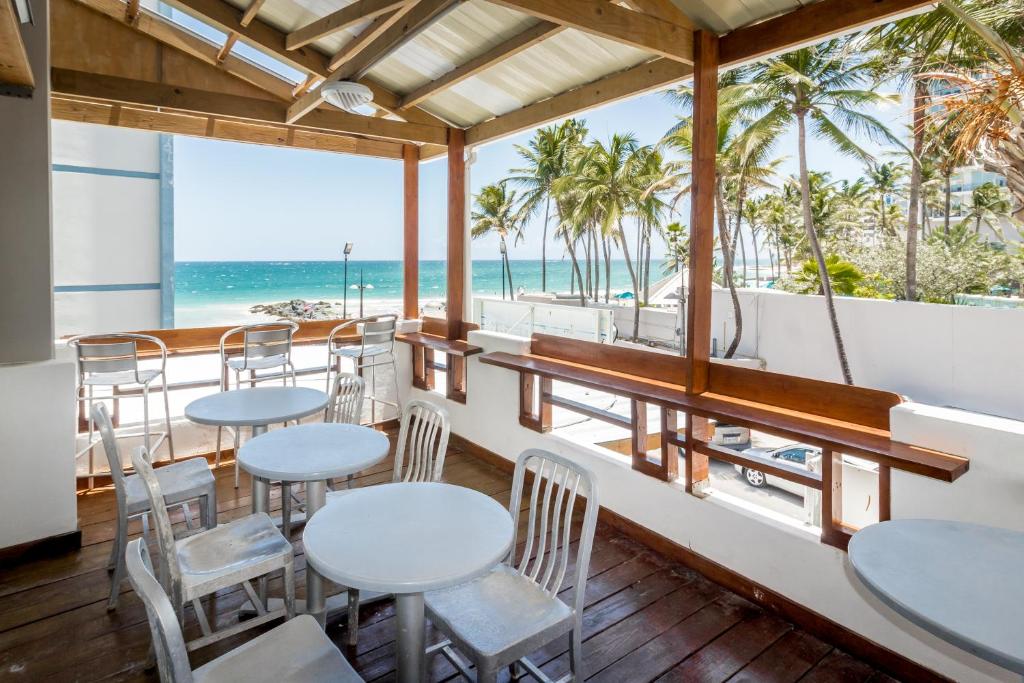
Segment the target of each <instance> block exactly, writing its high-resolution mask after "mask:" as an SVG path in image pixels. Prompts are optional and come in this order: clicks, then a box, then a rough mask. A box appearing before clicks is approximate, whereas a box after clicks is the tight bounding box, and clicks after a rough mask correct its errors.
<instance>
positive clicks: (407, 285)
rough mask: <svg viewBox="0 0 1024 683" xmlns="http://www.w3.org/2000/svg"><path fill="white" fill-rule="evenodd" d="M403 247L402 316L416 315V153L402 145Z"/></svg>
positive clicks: (418, 280) (417, 267)
mask: <svg viewBox="0 0 1024 683" xmlns="http://www.w3.org/2000/svg"><path fill="white" fill-rule="evenodd" d="M402 169H403V172H402V178H403V203H402V209H403V216H404V221H403V222H404V243H405V249H404V251H403V268H402V315H403V316H405V317H406V318H408V319H413V318H418V317H419V313H420V296H419V284H420V150H419V147H417V146H416V145H402Z"/></svg>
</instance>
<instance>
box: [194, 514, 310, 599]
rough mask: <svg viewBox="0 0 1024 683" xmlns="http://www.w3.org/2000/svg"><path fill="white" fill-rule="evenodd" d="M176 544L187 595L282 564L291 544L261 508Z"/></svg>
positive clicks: (232, 581)
mask: <svg viewBox="0 0 1024 683" xmlns="http://www.w3.org/2000/svg"><path fill="white" fill-rule="evenodd" d="M175 548H176V549H177V552H178V562H179V563H180V565H181V581H182V588H183V589H184V592H185V593H186V594H187V595H188V596H193V595H196V594H199V595H205V594H206V593H209V592H211V591H210V590H209V589H210V587H213V586H216V588H215V590H216V589H217V588H223V587H225V586H231V585H234V584H237V583H240V582H241V581H243V580H246V579H247V578H252V577H255V576H261V575H263V574H266V573H267V572H270V571H273V570H274V569H275V568H279V567H280V566H282V565H281V558H282V557H290V556H291V555H292V544H291V543H289V542H288V541H287V540H286V539H285V537H284V536H282V535H281V532H280V531H278V529H277V527H276V526H274V522H273V521H272V520H271V519H270V516H269V515H267V514H266V513H262V512H260V513H256V514H253V515H249V516H248V517H243V518H242V519H236V520H234V521H232V522H228V523H227V524H221V525H218V526H216V527H214V528H213V529H210V530H209V531H204V532H203V533H201V534H197V535H195V536H189V537H187V538H184V539H182V540H180V541H178V542H177V543H175ZM199 587H202V589H200V588H199ZM192 588H195V589H196V590H195V591H193V590H190V589H192ZM186 599H191V598H190V597H186Z"/></svg>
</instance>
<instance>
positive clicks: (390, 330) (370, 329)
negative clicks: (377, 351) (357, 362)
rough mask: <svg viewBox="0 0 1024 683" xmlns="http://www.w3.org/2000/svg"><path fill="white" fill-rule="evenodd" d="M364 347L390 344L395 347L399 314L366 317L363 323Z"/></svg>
mask: <svg viewBox="0 0 1024 683" xmlns="http://www.w3.org/2000/svg"><path fill="white" fill-rule="evenodd" d="M360 324H361V325H362V330H363V334H362V339H363V348H364V349H365V348H366V347H368V346H378V345H380V344H390V345H391V347H392V349H394V344H395V335H396V334H397V333H398V316H396V315H390V314H389V315H380V316H376V317H374V318H366V319H365V320H364V321H363V322H362V323H360Z"/></svg>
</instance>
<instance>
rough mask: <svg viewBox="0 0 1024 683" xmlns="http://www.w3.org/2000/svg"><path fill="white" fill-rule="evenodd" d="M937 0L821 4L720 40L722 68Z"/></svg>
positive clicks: (847, 0)
mask: <svg viewBox="0 0 1024 683" xmlns="http://www.w3.org/2000/svg"><path fill="white" fill-rule="evenodd" d="M934 4H935V0H872V1H871V2H867V1H866V0H821V2H816V3H814V4H811V5H805V6H803V7H800V8H799V9H795V10H793V11H792V12H788V13H787V14H782V15H780V16H778V17H775V18H774V19H768V20H766V21H762V22H760V23H758V24H752V25H751V26H747V27H744V28H740V29H736V30H735V31H732V32H731V33H727V34H726V35H724V36H722V37H721V38H720V40H719V47H720V54H721V65H722V67H729V66H738V65H740V64H743V63H746V62H750V61H754V60H756V59H760V58H763V57H768V56H770V55H775V54H780V53H784V52H788V51H789V50H793V49H796V48H798V47H802V46H804V45H811V44H813V43H816V42H819V41H821V40H824V39H826V38H829V37H832V36H836V35H840V34H843V33H849V32H851V31H855V30H857V29H861V28H866V27H868V26H872V25H875V24H880V23H883V22H885V21H892V20H893V19H897V18H899V17H900V16H903V15H907V14H910V13H913V12H917V11H920V10H921V9H922V8H925V7H927V6H929V5H934Z"/></svg>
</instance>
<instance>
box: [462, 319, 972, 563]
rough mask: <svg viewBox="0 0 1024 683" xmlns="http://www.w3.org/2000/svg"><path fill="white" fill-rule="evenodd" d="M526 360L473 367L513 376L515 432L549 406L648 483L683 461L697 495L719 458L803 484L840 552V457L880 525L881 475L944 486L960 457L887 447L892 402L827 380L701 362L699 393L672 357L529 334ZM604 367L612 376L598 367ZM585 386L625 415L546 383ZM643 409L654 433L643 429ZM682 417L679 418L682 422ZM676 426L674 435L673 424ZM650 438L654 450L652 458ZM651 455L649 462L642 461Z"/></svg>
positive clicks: (545, 423) (886, 498)
mask: <svg viewBox="0 0 1024 683" xmlns="http://www.w3.org/2000/svg"><path fill="white" fill-rule="evenodd" d="M531 341H532V343H531V353H530V354H528V355H516V354H508V353H488V354H485V355H482V356H481V357H480V361H481V362H482V363H486V364H488V365H495V366H498V367H504V368H507V369H510V370H514V371H516V372H518V373H519V375H520V381H519V386H520V416H519V422H520V424H521V425H523V426H525V427H528V428H530V429H534V430H536V431H539V432H546V431H549V430H550V429H551V410H552V408H553V407H556V406H557V407H559V408H562V409H566V410H571V411H574V412H577V413H580V414H583V415H586V416H588V417H590V418H593V419H597V420H602V421H605V422H609V423H611V424H615V425H617V426H620V427H624V428H627V429H629V430H630V431H631V435H632V437H631V453H630V455H631V458H632V467H633V469H635V470H638V471H640V472H643V473H644V474H648V475H650V476H653V477H657V478H659V479H662V480H665V481H673V480H675V479H677V478H678V477H679V472H678V461H679V458H678V456H677V453H679V454H681V455H682V456H683V460H684V464H685V471H684V475H683V477H684V481H685V484H686V490H687V491H688V492H691V493H694V494H700V493H701V492H702V491H703V490H704V489H705V488H706V485H707V482H708V467H707V464H708V460H709V459H714V460H721V461H725V462H728V463H732V464H736V465H740V466H741V467H746V468H749V469H754V470H759V471H762V472H765V473H768V474H770V475H774V476H777V477H780V478H782V479H786V480H788V481H792V482H795V483H798V484H802V485H804V486H807V487H809V488H811V489H814V490H817V491H821V492H822V506H821V507H822V520H821V529H822V532H821V539H822V541H823V542H825V543H829V544H831V545H834V546H837V547H840V548H845V547H846V544H847V543H848V542H849V538H850V534H851V532H852V531H853V530H854V529H853V528H852V527H851V526H850V525H848V524H846V523H845V522H844V521H843V511H842V478H843V467H842V465H843V463H842V454H848V455H853V456H857V457H860V458H864V459H866V460H869V461H872V462H875V463H878V492H877V495H878V501H879V504H878V510H879V518H880V519H881V520H885V519H888V518H889V510H890V486H889V481H890V476H891V471H890V470H891V468H896V469H900V470H904V471H907V472H912V473H915V474H920V475H923V476H927V477H932V478H935V479H940V480H942V481H947V482H951V481H954V480H955V479H957V478H958V477H960V476H961V475H962V474H964V473H965V472H966V471H967V468H968V464H969V463H968V461H967V460H966V459H965V458H961V457H957V456H953V455H949V454H946V453H941V452H938V451H934V450H930V449H926V448H920V447H918V446H912V445H910V444H905V443H900V442H896V441H893V440H892V438H891V434H890V432H889V411H890V409H891V408H892V407H893V406H895V405H897V404H899V403H900V402H902V400H903V399H902V398H901V397H900V396H898V395H896V394H893V393H890V392H885V391H878V390H875V389H865V388H862V387H850V386H846V385H841V384H834V383H831V382H822V381H819V380H812V379H804V378H800V377H793V376H789V375H780V374H776V373H771V372H765V371H761V370H751V369H747V368H742V367H735V366H729V365H724V364H720V363H712V365H711V367H710V374H709V378H708V390H707V391H706V392H704V393H702V394H690V393H688V392H687V391H686V377H685V364H684V362H683V359H682V358H681V357H679V356H670V355H667V354H658V353H652V352H646V351H640V350H635V349H628V348H623V347H616V346H610V345H607V344H597V343H593V342H583V341H576V340H571V339H565V338H561V337H551V336H548V335H540V334H537V335H534V336H533V338H532V340H531ZM608 368H613V369H608ZM554 381H558V382H566V383H569V384H575V385H579V386H584V387H588V388H591V389H594V390H596V391H601V392H605V393H609V394H613V395H617V396H622V397H625V398H627V399H629V401H630V417H629V418H628V419H627V418H625V417H624V416H621V415H616V414H613V413H609V412H608V411H603V410H600V409H597V408H594V407H592V406H587V405H585V404H581V403H579V402H577V401H573V400H570V399H567V398H563V397H560V396H557V395H555V394H554V392H553V391H552V386H553V382H554ZM648 405H654V406H657V407H658V409H659V414H660V421H659V422H660V423H659V425H657V426H656V427H654V429H652V428H651V425H648V423H647V413H648V409H647V408H648ZM681 414H682V415H681ZM681 417H684V418H685V428H683V429H682V430H680V418H681ZM708 420H715V421H717V422H718V423H719V424H730V425H736V426H740V427H747V428H749V429H752V430H758V431H761V432H765V433H768V434H774V435H776V436H782V437H786V438H789V439H793V440H794V441H800V442H802V443H807V444H809V445H812V446H817V447H818V448H820V449H821V451H822V468H821V473H820V474H819V473H815V472H810V471H807V470H804V469H801V468H798V467H791V466H787V465H786V464H784V463H779V462H775V461H773V460H770V459H767V458H761V457H756V456H750V455H745V454H743V453H740V452H738V451H733V450H731V449H728V448H722V447H720V446H717V445H715V444H714V443H712V438H711V430H710V428H709V426H708ZM652 434H657V436H658V439H657V440H658V443H659V446H660V447H659V448H656V449H652V448H651V442H652V438H651V435H652ZM652 450H656V451H657V453H656V454H653V455H652V454H650V451H652Z"/></svg>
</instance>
